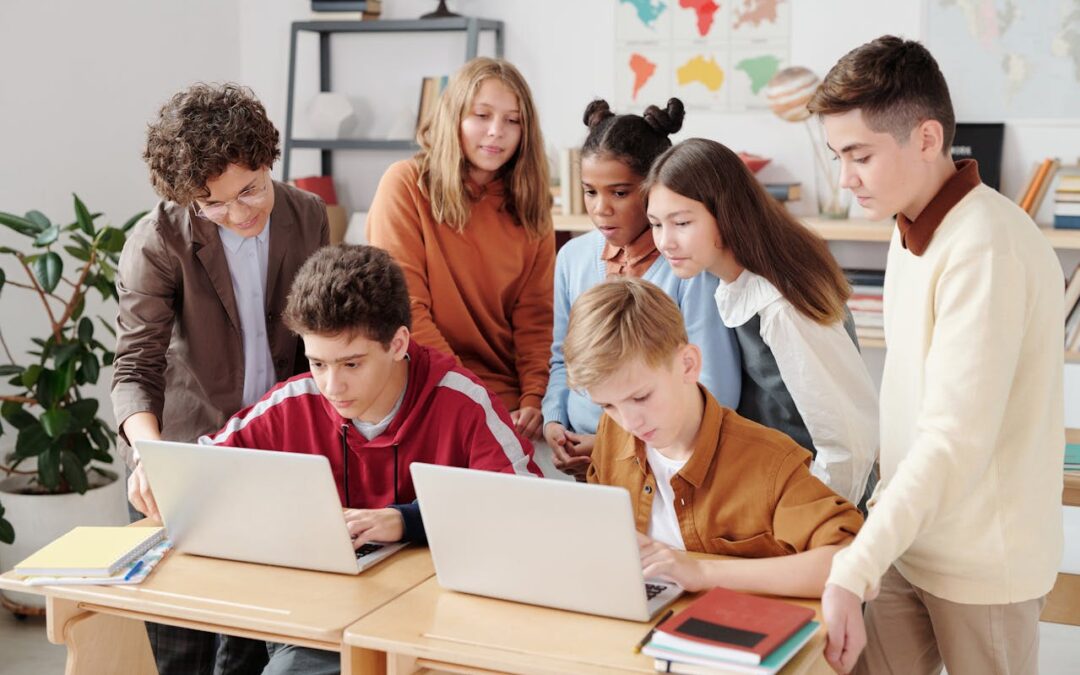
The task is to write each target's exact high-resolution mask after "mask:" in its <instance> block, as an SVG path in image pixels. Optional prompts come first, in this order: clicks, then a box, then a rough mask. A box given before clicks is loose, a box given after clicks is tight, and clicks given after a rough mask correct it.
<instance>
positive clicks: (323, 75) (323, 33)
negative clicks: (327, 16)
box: [282, 16, 503, 180]
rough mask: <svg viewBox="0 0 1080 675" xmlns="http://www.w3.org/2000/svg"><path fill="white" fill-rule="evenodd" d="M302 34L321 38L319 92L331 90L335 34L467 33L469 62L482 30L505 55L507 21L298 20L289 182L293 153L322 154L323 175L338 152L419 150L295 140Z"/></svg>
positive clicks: (394, 142)
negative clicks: (492, 36)
mask: <svg viewBox="0 0 1080 675" xmlns="http://www.w3.org/2000/svg"><path fill="white" fill-rule="evenodd" d="M301 31H305V32H309V33H317V34H318V35H319V91H320V92H324V91H330V36H331V35H333V34H335V33H425V32H438V33H465V60H466V61H468V60H469V59H472V58H474V57H475V56H476V54H477V46H478V44H479V42H480V33H481V32H482V31H493V32H494V33H495V56H497V57H502V55H503V22H502V21H493V20H491V19H479V18H476V17H464V16H463V17H453V18H447V19H390V20H376V21H296V22H293V24H292V31H291V34H290V38H289V90H288V101H287V103H286V108H285V148H284V153H283V155H284V160H283V164H282V175H283V177H284V179H285V180H289V175H290V174H289V169H290V159H291V157H290V154H291V152H292V151H293V150H299V149H315V150H319V151H320V155H321V160H322V174H323V175H324V176H330V175H332V174H333V153H334V151H335V150H415V149H417V147H418V146H417V145H416V141H414V140H413V139H374V138H373V139H366V138H344V139H298V138H294V137H293V131H292V128H293V111H294V108H295V105H296V99H295V93H296V43H297V36H298V35H299V34H300V32H301Z"/></svg>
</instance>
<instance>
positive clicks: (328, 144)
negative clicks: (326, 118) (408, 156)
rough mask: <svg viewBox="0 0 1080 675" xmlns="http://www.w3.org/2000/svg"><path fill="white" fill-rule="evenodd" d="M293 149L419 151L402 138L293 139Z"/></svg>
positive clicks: (413, 144)
mask: <svg viewBox="0 0 1080 675" xmlns="http://www.w3.org/2000/svg"><path fill="white" fill-rule="evenodd" d="M292 147H293V149H307V150H419V149H420V146H419V145H417V144H416V141H414V140H411V139H407V138H402V139H397V138H384V139H380V138H335V139H320V138H294V139H292Z"/></svg>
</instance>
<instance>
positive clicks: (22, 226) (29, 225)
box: [0, 211, 39, 237]
mask: <svg viewBox="0 0 1080 675" xmlns="http://www.w3.org/2000/svg"><path fill="white" fill-rule="evenodd" d="M0 225H5V226H7V227H10V228H11V229H13V230H15V231H16V232H18V233H19V234H25V235H26V236H28V237H36V236H37V234H38V232H39V230H38V226H37V225H35V224H34V222H33V221H31V220H27V219H26V218H23V217H22V216H17V215H15V214H14V213H4V212H3V211H0Z"/></svg>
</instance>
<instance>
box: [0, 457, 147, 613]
mask: <svg viewBox="0 0 1080 675" xmlns="http://www.w3.org/2000/svg"><path fill="white" fill-rule="evenodd" d="M121 475H122V474H121ZM91 476H92V477H93V476H96V474H91ZM28 478H29V477H27V476H13V477H11V478H7V479H5V480H3V481H0V502H2V503H3V505H4V509H5V511H6V513H5V514H4V517H5V518H7V520H8V521H9V522H10V523H11V525H12V527H14V528H15V543H13V544H0V573H2V572H7V571H8V570H10V569H11V568H12V567H14V566H15V565H16V564H17V563H19V562H21V561H22V560H24V559H25V558H26V557H27V556H29V555H30V554H31V553H33V552H34V551H37V550H38V549H39V548H41V547H42V546H44V545H45V544H48V543H49V542H50V541H52V540H53V539H56V538H57V537H59V536H60V535H62V534H64V533H66V532H68V531H69V530H71V529H72V528H73V527H76V526H78V525H127V524H128V515H127V492H126V490H125V489H124V481H123V479H118V480H109V479H106V478H101V481H102V482H103V483H104V484H102V485H99V486H98V487H92V488H90V489H89V490H87V491H86V493H85V494H81V495H80V494H76V493H71V494H62V495H42V494H20V492H21V491H22V490H23V488H24V487H25V486H26V485H27V483H28ZM91 484H94V480H92V481H91ZM4 596H5V597H7V598H8V599H10V600H11V601H12V602H15V603H17V604H20V605H26V606H30V607H44V606H45V596H43V595H33V594H29V593H12V592H10V591H4Z"/></svg>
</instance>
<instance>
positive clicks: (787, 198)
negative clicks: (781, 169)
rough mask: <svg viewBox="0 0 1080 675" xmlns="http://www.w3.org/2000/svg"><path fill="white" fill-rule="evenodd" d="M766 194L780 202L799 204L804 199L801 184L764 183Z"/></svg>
mask: <svg viewBox="0 0 1080 675" xmlns="http://www.w3.org/2000/svg"><path fill="white" fill-rule="evenodd" d="M762 186H764V188H765V192H768V193H769V194H770V195H772V197H773V199H775V200H777V201H779V202H797V201H799V200H800V199H802V184H801V183H762Z"/></svg>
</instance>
